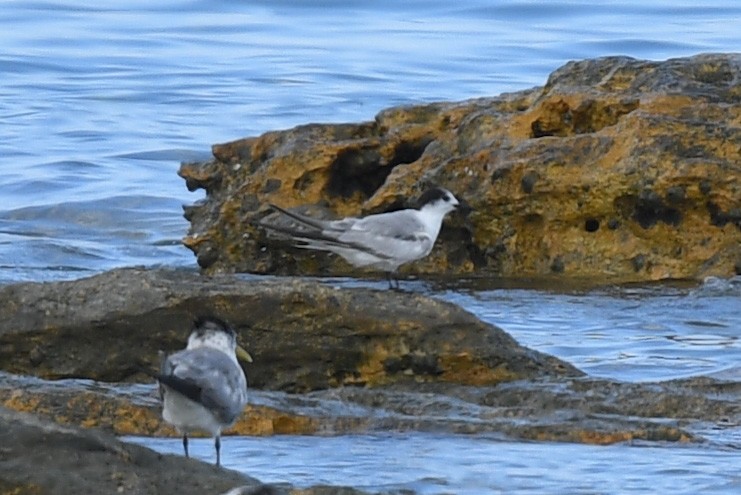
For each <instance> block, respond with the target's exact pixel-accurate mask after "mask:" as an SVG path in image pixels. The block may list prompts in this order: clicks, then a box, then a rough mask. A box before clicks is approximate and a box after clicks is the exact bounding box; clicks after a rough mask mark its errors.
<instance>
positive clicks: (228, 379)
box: [150, 317, 252, 466]
mask: <svg viewBox="0 0 741 495" xmlns="http://www.w3.org/2000/svg"><path fill="white" fill-rule="evenodd" d="M237 357H239V358H240V359H242V360H243V361H247V362H252V357H251V356H250V355H249V353H248V352H247V351H245V350H244V349H243V348H242V347H241V346H239V345H237V334H236V333H235V332H234V330H232V328H231V327H230V326H229V325H228V324H227V323H225V322H224V321H222V320H220V319H218V318H214V317H200V318H198V319H196V321H195V323H194V328H193V331H192V332H191V334H190V337H189V338H188V345H187V347H186V348H185V349H183V350H182V351H178V352H175V353H173V354H170V355H169V356H166V357H165V358H164V359H163V360H162V366H161V369H160V372H159V373H150V374H151V375H152V376H154V378H156V379H157V381H159V383H160V393H161V396H162V402H163V407H162V418H163V419H164V420H165V421H167V422H168V423H170V424H171V425H173V426H174V427H175V428H176V429H177V430H178V431H179V432H180V433H182V435H183V449H185V457H189V455H188V434H189V433H191V432H196V431H201V432H205V433H208V434H210V435H211V436H212V437H214V445H215V447H216V465H217V466H219V465H221V452H220V451H221V431H222V430H223V429H224V428H229V427H230V426H232V425H233V424H234V422H235V421H236V420H237V417H239V414H240V413H241V412H242V410H243V409H244V406H245V405H246V403H247V379H246V378H245V376H244V372H243V371H242V368H241V367H240V366H239V363H238V362H237Z"/></svg>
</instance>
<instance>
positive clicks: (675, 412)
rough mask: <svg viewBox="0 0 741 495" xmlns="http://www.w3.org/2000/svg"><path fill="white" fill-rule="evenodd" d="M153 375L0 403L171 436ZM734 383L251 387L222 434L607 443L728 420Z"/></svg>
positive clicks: (0, 383)
mask: <svg viewBox="0 0 741 495" xmlns="http://www.w3.org/2000/svg"><path fill="white" fill-rule="evenodd" d="M156 394H157V392H156V386H155V385H154V384H147V385H144V384H135V385H132V384H104V383H100V382H92V381H89V380H58V381H45V380H40V379H35V378H29V377H20V376H11V375H0V405H3V406H5V407H8V408H11V409H14V410H18V411H33V412H35V413H37V414H40V415H43V416H45V417H48V418H51V419H54V420H55V421H57V422H60V423H63V424H68V425H84V426H86V427H98V428H103V429H105V430H108V431H112V432H114V433H116V434H117V435H144V436H173V437H177V436H178V435H177V433H176V432H175V431H174V430H173V429H172V428H170V427H169V426H168V425H166V424H165V423H164V422H163V421H162V420H161V418H160V404H159V400H158V399H157V398H156ZM740 399H741V386H740V385H739V384H738V383H735V382H724V381H721V380H714V379H710V378H695V379H691V380H682V381H675V382H665V383H620V382H613V381H608V380H599V379H591V378H587V377H582V378H577V379H538V380H532V381H525V380H523V381H516V382H509V383H502V384H500V385H496V386H479V387H471V386H463V385H453V384H441V383H426V384H417V385H412V384H396V385H390V386H384V387H376V388H359V387H343V388H339V389H333V390H320V391H315V392H310V393H306V394H300V395H296V394H288V393H285V392H268V391H258V390H252V391H251V392H250V403H249V405H248V407H247V408H246V410H245V411H244V413H243V414H242V416H241V417H240V419H239V420H238V422H237V423H236V424H235V425H234V427H233V428H231V429H230V430H229V431H227V432H225V433H226V434H227V435H230V434H237V435H273V434H300V435H316V434H321V435H330V434H331V435H339V434H357V433H368V432H376V431H381V432H388V431H430V432H435V433H443V432H444V433H450V434H459V433H465V434H482V433H497V434H502V435H506V436H507V437H508V438H514V439H521V440H537V441H568V442H579V443H591V444H610V443H616V442H625V441H631V440H644V441H668V442H698V441H702V440H703V437H702V430H703V429H704V428H706V427H707V424H708V422H712V423H714V424H724V423H725V424H737V422H738V418H739V416H740V415H741V406H739V404H741V400H740Z"/></svg>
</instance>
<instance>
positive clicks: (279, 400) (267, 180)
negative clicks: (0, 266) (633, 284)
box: [0, 54, 741, 495]
mask: <svg viewBox="0 0 741 495" xmlns="http://www.w3.org/2000/svg"><path fill="white" fill-rule="evenodd" d="M740 83H741V56H739V55H737V54H729V55H724V54H709V55H698V56H696V57H690V58H686V59H676V60H669V61H665V62H647V61H639V60H634V59H629V58H625V57H609V58H603V59H597V60H587V61H582V62H572V63H569V64H567V65H566V66H564V67H562V68H561V69H559V70H557V71H555V72H554V73H553V74H552V75H551V77H550V78H549V80H548V82H547V84H546V85H545V86H544V87H540V88H533V89H531V90H527V91H522V92H518V93H513V94H507V95H501V96H499V97H494V98H486V99H478V100H472V101H466V102H460V103H438V104H429V105H422V106H413V107H402V108H392V109H388V110H385V111H383V112H381V113H380V114H379V115H378V116H377V118H376V119H375V121H373V122H366V123H360V124H347V125H307V126H301V127H298V128H295V129H291V130H287V131H281V132H272V133H267V134H265V135H263V136H260V137H255V138H246V139H243V140H239V141H235V142H233V143H227V144H223V145H217V146H214V149H213V151H214V159H213V160H210V161H208V162H202V163H190V164H183V165H182V167H181V170H180V175H181V176H182V177H183V178H185V180H186V183H187V185H188V187H189V188H190V189H197V188H203V189H205V190H206V195H207V196H206V199H205V200H204V201H202V202H200V203H198V204H196V205H193V206H189V207H187V208H186V209H185V215H186V218H188V219H189V220H190V222H191V230H190V233H189V235H188V237H187V238H186V239H185V241H184V242H185V244H186V246H188V247H189V248H190V249H191V250H193V251H194V253H195V254H196V257H197V260H198V264H199V265H200V267H201V269H202V271H201V273H197V272H196V271H195V270H192V271H191V270H166V269H143V268H128V269H120V270H113V271H111V272H107V273H103V274H100V275H97V276H93V277H90V278H86V279H81V280H76V281H70V282H54V283H20V284H14V285H9V286H5V287H2V288H0V444H1V445H3V448H2V449H0V452H2V453H1V454H0V459H2V461H3V462H2V465H0V492H2V493H14V494H47V493H49V494H52V493H53V494H58V493H157V494H173V495H174V494H187V493H194V494H195V493H225V494H226V493H229V494H232V495H236V494H237V493H243V494H248V493H251V494H272V493H275V494H288V493H290V494H297V495H298V494H306V495H310V494H316V495H342V494H347V495H352V494H360V493H362V492H360V491H358V490H355V489H353V488H345V487H321V486H320V487H314V488H310V489H304V490H302V489H296V488H294V487H290V486H283V485H281V486H267V485H264V484H262V483H260V482H259V481H258V480H255V479H251V478H249V477H247V476H244V475H242V474H240V473H236V472H231V471H228V470H224V469H218V468H215V467H214V466H210V465H208V464H204V463H202V462H198V461H196V460H189V459H185V458H183V457H181V456H172V455H161V454H157V453H155V452H153V451H151V450H149V449H146V448H143V447H139V446H136V445H130V444H127V443H122V442H120V441H118V440H117V439H116V438H115V435H155V436H160V435H174V434H175V432H174V431H173V430H172V428H170V427H169V426H167V425H166V424H164V423H163V422H162V420H161V418H160V409H159V402H158V399H157V395H156V390H155V384H154V383H152V381H151V380H150V379H149V378H147V376H146V375H144V374H142V373H141V367H142V366H149V367H153V366H155V363H157V362H158V355H157V352H158V351H159V350H172V349H178V348H181V347H182V346H183V343H184V341H185V339H186V337H187V335H186V334H187V332H188V330H189V328H190V322H191V320H192V319H193V318H194V317H195V316H197V315H201V314H218V315H219V316H221V317H222V318H225V319H226V320H228V321H230V323H231V324H232V325H233V326H234V327H235V329H236V330H237V331H238V333H239V334H240V335H241V337H242V339H243V343H244V344H245V346H246V347H247V348H248V349H249V350H250V352H251V353H252V354H253V356H255V362H254V363H253V364H251V365H249V366H248V367H246V368H245V371H246V374H247V376H248V381H249V385H250V390H251V395H250V403H249V405H248V407H247V408H246V410H245V412H244V414H243V415H242V417H241V418H240V420H239V421H238V423H237V424H236V425H235V426H234V428H233V429H232V430H231V431H230V432H228V433H231V434H239V435H273V434H278V433H280V434H319V433H321V434H346V433H364V432H373V431H388V430H393V431H412V430H413V431H435V432H448V433H496V434H501V435H505V436H507V437H510V438H514V439H522V440H537V441H567V442H585V443H592V444H610V443H615V442H625V441H632V440H640V441H647V442H654V441H661V442H703V441H705V439H704V438H703V436H702V431H703V426H706V425H707V424H708V423H719V422H731V423H733V424H737V423H738V422H739V419H740V418H741V416H740V415H741V410H740V409H739V407H740V406H739V404H741V401H740V400H739V399H741V397H740V395H741V386H739V385H738V384H737V383H735V382H724V381H721V380H713V379H710V378H696V379H689V380H679V381H671V382H662V383H640V384H636V383H621V382H616V381H609V380H598V379H594V378H591V377H588V376H585V375H584V373H582V372H581V371H580V370H578V369H576V368H575V367H574V366H572V365H570V364H569V363H566V362H564V361H561V360H559V359H557V358H554V357H552V356H548V355H545V354H543V353H540V352H537V351H534V350H531V349H527V348H525V347H523V346H521V345H519V344H518V343H517V342H516V341H515V340H514V339H513V338H512V337H511V336H509V335H508V334H507V333H506V332H505V331H503V330H502V329H499V328H497V327H495V326H493V325H489V324H486V323H484V322H482V321H480V320H478V319H477V318H476V317H475V316H473V315H472V314H470V313H468V312H466V311H464V310H463V309H461V308H459V307H457V306H455V305H453V304H450V303H446V302H443V301H439V300H436V299H433V298H430V297H426V296H423V295H420V294H414V293H410V292H403V291H400V292H399V291H386V290H373V289H368V288H350V287H335V286H332V285H331V284H329V283H321V282H317V281H310V280H306V279H300V278H291V277H287V276H284V277H281V278H274V279H271V278H268V277H255V276H240V275H234V274H233V273H235V272H252V273H258V274H280V275H295V274H300V275H310V274H319V275H322V274H333V275H338V274H351V275H356V274H357V273H358V272H357V271H354V270H351V269H349V267H348V266H347V265H345V264H343V262H342V261H341V260H338V259H337V258H335V257H332V256H326V255H324V254H321V253H309V252H306V251H301V250H296V249H291V248H287V247H286V246H285V245H282V244H280V243H278V242H275V241H274V240H273V239H270V238H268V237H266V236H265V235H264V233H263V232H261V231H260V230H259V229H257V228H256V227H255V222H256V220H259V219H260V218H262V217H263V216H264V215H266V214H267V210H266V207H265V205H267V204H268V203H270V202H275V203H280V204H281V205H283V206H286V207H300V208H301V209H303V210H310V211H311V212H312V213H313V214H317V215H321V216H327V217H329V216H336V215H343V216H344V215H348V214H358V213H363V214H364V213H371V212H379V211H386V210H392V209H397V208H400V207H403V206H405V204H406V203H405V201H406V199H405V198H408V197H410V196H413V195H414V193H417V192H419V191H420V190H421V189H422V188H423V187H425V186H426V185H428V184H431V183H438V184H441V185H445V186H447V187H449V188H450V189H452V190H454V191H455V192H456V194H457V195H458V196H459V197H461V198H464V199H465V200H466V202H467V203H468V205H469V206H471V207H472V208H473V212H472V213H471V214H470V215H468V216H458V217H453V218H451V219H450V221H449V222H447V223H446V225H445V226H444V228H443V230H442V233H441V236H440V239H439V241H438V243H437V246H436V248H435V250H434V251H433V253H432V255H431V256H430V257H429V258H426V259H424V260H421V261H420V262H417V263H414V264H413V265H412V266H410V267H407V268H406V271H405V272H404V273H405V274H407V275H408V274H413V273H416V274H436V275H438V276H461V275H468V276H472V277H491V276H503V277H540V278H541V279H542V280H547V281H550V282H552V283H553V282H555V283H563V282H564V281H573V280H580V281H582V282H584V281H585V280H586V281H587V282H586V283H595V282H598V283H604V282H605V281H606V280H610V281H648V280H660V279H666V278H689V279H698V278H701V277H703V276H706V275H720V276H731V275H733V274H734V273H735V274H738V273H741V204H740V203H739V198H741V170H740V169H739V162H738V157H739V152H740V150H741V132H739V127H741V92H740V91H739V88H741V84H740ZM29 413H33V415H31V414H29ZM39 466H43V468H44V469H39ZM408 495H409V494H408Z"/></svg>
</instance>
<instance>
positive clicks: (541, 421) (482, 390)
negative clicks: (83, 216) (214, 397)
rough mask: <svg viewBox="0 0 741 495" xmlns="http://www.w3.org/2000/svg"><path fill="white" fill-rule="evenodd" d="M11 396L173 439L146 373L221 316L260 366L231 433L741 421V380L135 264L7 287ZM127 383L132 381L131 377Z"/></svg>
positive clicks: (39, 407)
mask: <svg viewBox="0 0 741 495" xmlns="http://www.w3.org/2000/svg"><path fill="white" fill-rule="evenodd" d="M0 301H2V303H0V316H2V318H0V321H2V322H4V323H2V326H0V364H1V365H2V370H4V371H5V372H6V373H5V374H3V375H0V400H1V401H2V404H3V405H4V406H5V407H9V408H12V409H15V410H20V411H29V412H30V411H33V412H36V413H38V414H42V415H45V416H47V417H49V418H53V419H54V420H55V421H58V422H61V423H65V424H71V425H84V426H97V427H104V428H106V429H109V430H111V431H113V432H115V433H117V434H143V435H174V434H175V432H174V431H173V430H172V429H171V428H169V427H168V426H167V425H165V424H163V423H162V421H161V419H160V415H159V408H160V406H159V401H158V398H157V393H156V389H155V385H154V384H153V383H152V382H151V380H150V379H149V378H148V377H146V375H144V374H142V373H140V372H139V369H138V368H137V367H138V366H140V365H144V366H154V363H156V362H157V360H158V356H157V352H158V350H160V349H164V350H172V349H179V348H181V347H182V346H183V343H184V341H185V339H186V337H187V334H188V332H189V329H190V323H191V318H192V317H193V316H195V315H196V314H200V313H202V312H204V311H210V312H217V314H219V315H221V316H224V317H225V318H227V319H228V320H230V321H231V322H232V323H233V325H234V326H235V328H236V329H237V330H238V331H239V332H240V334H241V337H242V339H243V341H244V343H245V344H246V345H247V347H248V348H249V349H250V350H251V352H252V354H253V355H254V356H255V358H256V359H255V362H254V363H252V364H251V365H248V366H247V368H246V372H247V376H248V381H249V382H250V388H251V397H250V404H249V406H248V407H247V408H246V410H245V412H244V414H243V416H242V418H241V419H240V420H239V421H238V423H237V424H236V425H235V427H234V428H233V430H232V431H231V432H232V433H238V434H246V435H270V434H276V433H286V434H290V433H300V434H316V433H338V434H339V433H350V432H366V431H376V430H388V429H391V430H423V431H425V430H429V431H447V432H451V433H456V432H467V433H475V432H493V433H502V434H505V435H508V436H511V437H515V438H524V439H538V440H566V441H578V442H590V443H612V442H617V441H624V440H631V439H645V440H669V441H691V440H699V439H700V438H699V437H697V435H695V434H693V432H692V425H693V424H695V423H698V422H702V421H721V420H726V419H731V420H734V421H735V420H737V419H738V412H739V411H738V407H737V404H738V402H739V401H738V398H739V397H738V391H739V390H738V387H735V386H734V384H732V383H724V382H720V381H718V382H716V381H712V380H696V381H685V382H667V383H656V384H627V383H620V382H611V381H605V380H595V379H591V378H589V377H586V376H584V375H583V373H581V372H580V371H579V370H577V369H575V368H574V367H572V366H571V365H569V364H567V363H564V362H562V361H560V360H558V359H556V358H553V357H550V356H546V355H543V354H541V353H538V352H535V351H532V350H528V349H526V348H523V347H521V346H520V345H518V344H517V343H516V342H515V341H514V340H513V339H512V338H511V337H509V336H508V335H507V334H506V333H505V332H503V331H502V330H500V329H498V328H496V327H493V326H491V325H487V324H485V323H483V322H481V321H479V320H478V319H476V318H475V317H473V316H472V315H470V314H469V313H467V312H465V311H463V310H462V309H460V308H458V307H456V306H454V305H451V304H447V303H444V302H440V301H436V300H434V299H430V298H427V297H425V296H422V295H418V294H406V293H400V292H392V291H385V290H382V291H375V290H370V289H361V288H358V289H347V288H345V289H336V288H333V287H328V286H326V285H323V284H319V283H316V282H310V281H298V280H291V279H287V280H257V279H250V280H245V279H241V278H238V277H234V276H219V277H202V276H200V275H198V274H197V273H195V272H192V271H171V270H142V269H122V270H115V271H112V272H108V273H105V274H102V275H99V276H95V277H91V278H89V279H83V280H78V281H73V282H57V283H43V284H36V283H28V284H17V285H13V286H8V287H5V288H3V289H2V290H0ZM122 381H123V382H125V383H122Z"/></svg>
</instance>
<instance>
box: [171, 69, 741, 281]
mask: <svg viewBox="0 0 741 495" xmlns="http://www.w3.org/2000/svg"><path fill="white" fill-rule="evenodd" d="M213 152H214V157H215V158H214V159H213V160H212V161H209V162H205V163H189V164H183V166H182V167H181V170H180V174H181V176H182V177H184V178H185V180H186V182H187V185H188V187H189V188H190V189H197V188H204V189H205V190H206V194H207V197H206V200H205V201H203V202H200V203H199V204H197V205H194V206H190V207H187V208H186V212H185V214H186V217H187V218H188V219H189V220H190V221H191V230H190V233H189V235H188V236H187V237H186V238H185V241H184V242H185V244H186V246H188V247H189V248H190V249H192V250H193V251H194V252H195V254H196V255H197V259H198V263H199V264H200V266H201V267H202V268H203V269H204V270H205V271H206V272H207V273H217V272H235V271H237V272H259V273H281V274H287V273H290V274H347V273H355V272H354V271H353V270H352V269H351V268H350V267H349V266H348V265H347V264H345V263H344V261H342V260H341V259H339V258H334V257H332V256H330V255H326V254H321V253H320V254H317V253H310V252H306V251H302V250H296V249H291V248H286V247H285V246H283V245H279V244H277V243H275V242H274V241H272V240H268V239H267V238H266V237H265V234H264V233H263V232H262V231H261V230H260V229H259V228H256V227H255V226H254V224H253V221H255V220H257V219H259V218H261V217H263V216H264V215H265V214H266V212H267V204H268V203H276V204H279V205H282V206H285V207H295V206H312V207H314V208H315V210H316V211H321V212H324V213H325V214H331V215H336V216H345V215H351V214H352V215H358V214H368V213H372V212H379V211H384V210H389V209H394V208H399V207H402V206H404V204H405V201H406V198H407V197H409V196H414V195H415V194H416V193H418V192H419V191H421V190H422V189H423V188H424V187H425V185H426V184H429V183H437V184H441V185H444V186H446V187H448V188H450V189H451V190H452V191H454V192H455V193H456V194H457V195H458V196H459V197H460V198H463V199H464V200H465V201H466V202H467V203H468V204H469V205H470V206H471V207H473V209H474V211H473V213H471V214H470V215H469V216H468V217H465V218H464V217H462V216H453V217H451V218H449V219H448V221H447V222H446V225H445V227H444V228H443V232H442V234H441V237H440V239H439V240H438V245H437V246H436V249H435V250H434V251H433V253H432V255H431V256H430V257H429V258H427V259H425V260H421V261H418V262H416V263H414V264H413V265H411V266H408V267H404V269H403V270H405V271H406V272H415V273H424V274H432V273H436V274H457V275H460V274H475V275H497V276H507V277H523V276H548V277H554V278H566V277H570V278H594V277H597V279H598V280H599V281H604V280H605V279H612V280H657V279H665V278H687V277H689V278H699V277H703V276H706V275H720V276H729V275H732V274H734V273H739V272H741V158H739V157H740V156H741V55H738V54H731V55H723V54H715V55H698V56H695V57H691V58H685V59H673V60H668V61H664V62H649V61H642V60H635V59H631V58H625V57H609V58H601V59H596V60H587V61H582V62H572V63H569V64H567V65H565V66H564V67H562V68H560V69H558V70H557V71H555V72H554V73H553V74H552V75H551V77H550V78H549V79H548V81H547V83H546V85H545V86H543V87H537V88H533V89H530V90H526V91H522V92H518V93H512V94H504V95H501V96H499V97H493V98H482V99H477V100H471V101H464V102H460V103H436V104H428V105H420V106H410V107H399V108H391V109H388V110H385V111H382V112H381V113H379V114H378V115H377V117H376V119H375V120H374V121H373V122H364V123H360V124H346V125H306V126H301V127H297V128H294V129H290V130H287V131H282V132H269V133H266V134H264V135H262V136H259V137H253V138H247V139H241V140H238V141H235V142H232V143H227V144H222V145H217V146H214V148H213Z"/></svg>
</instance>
